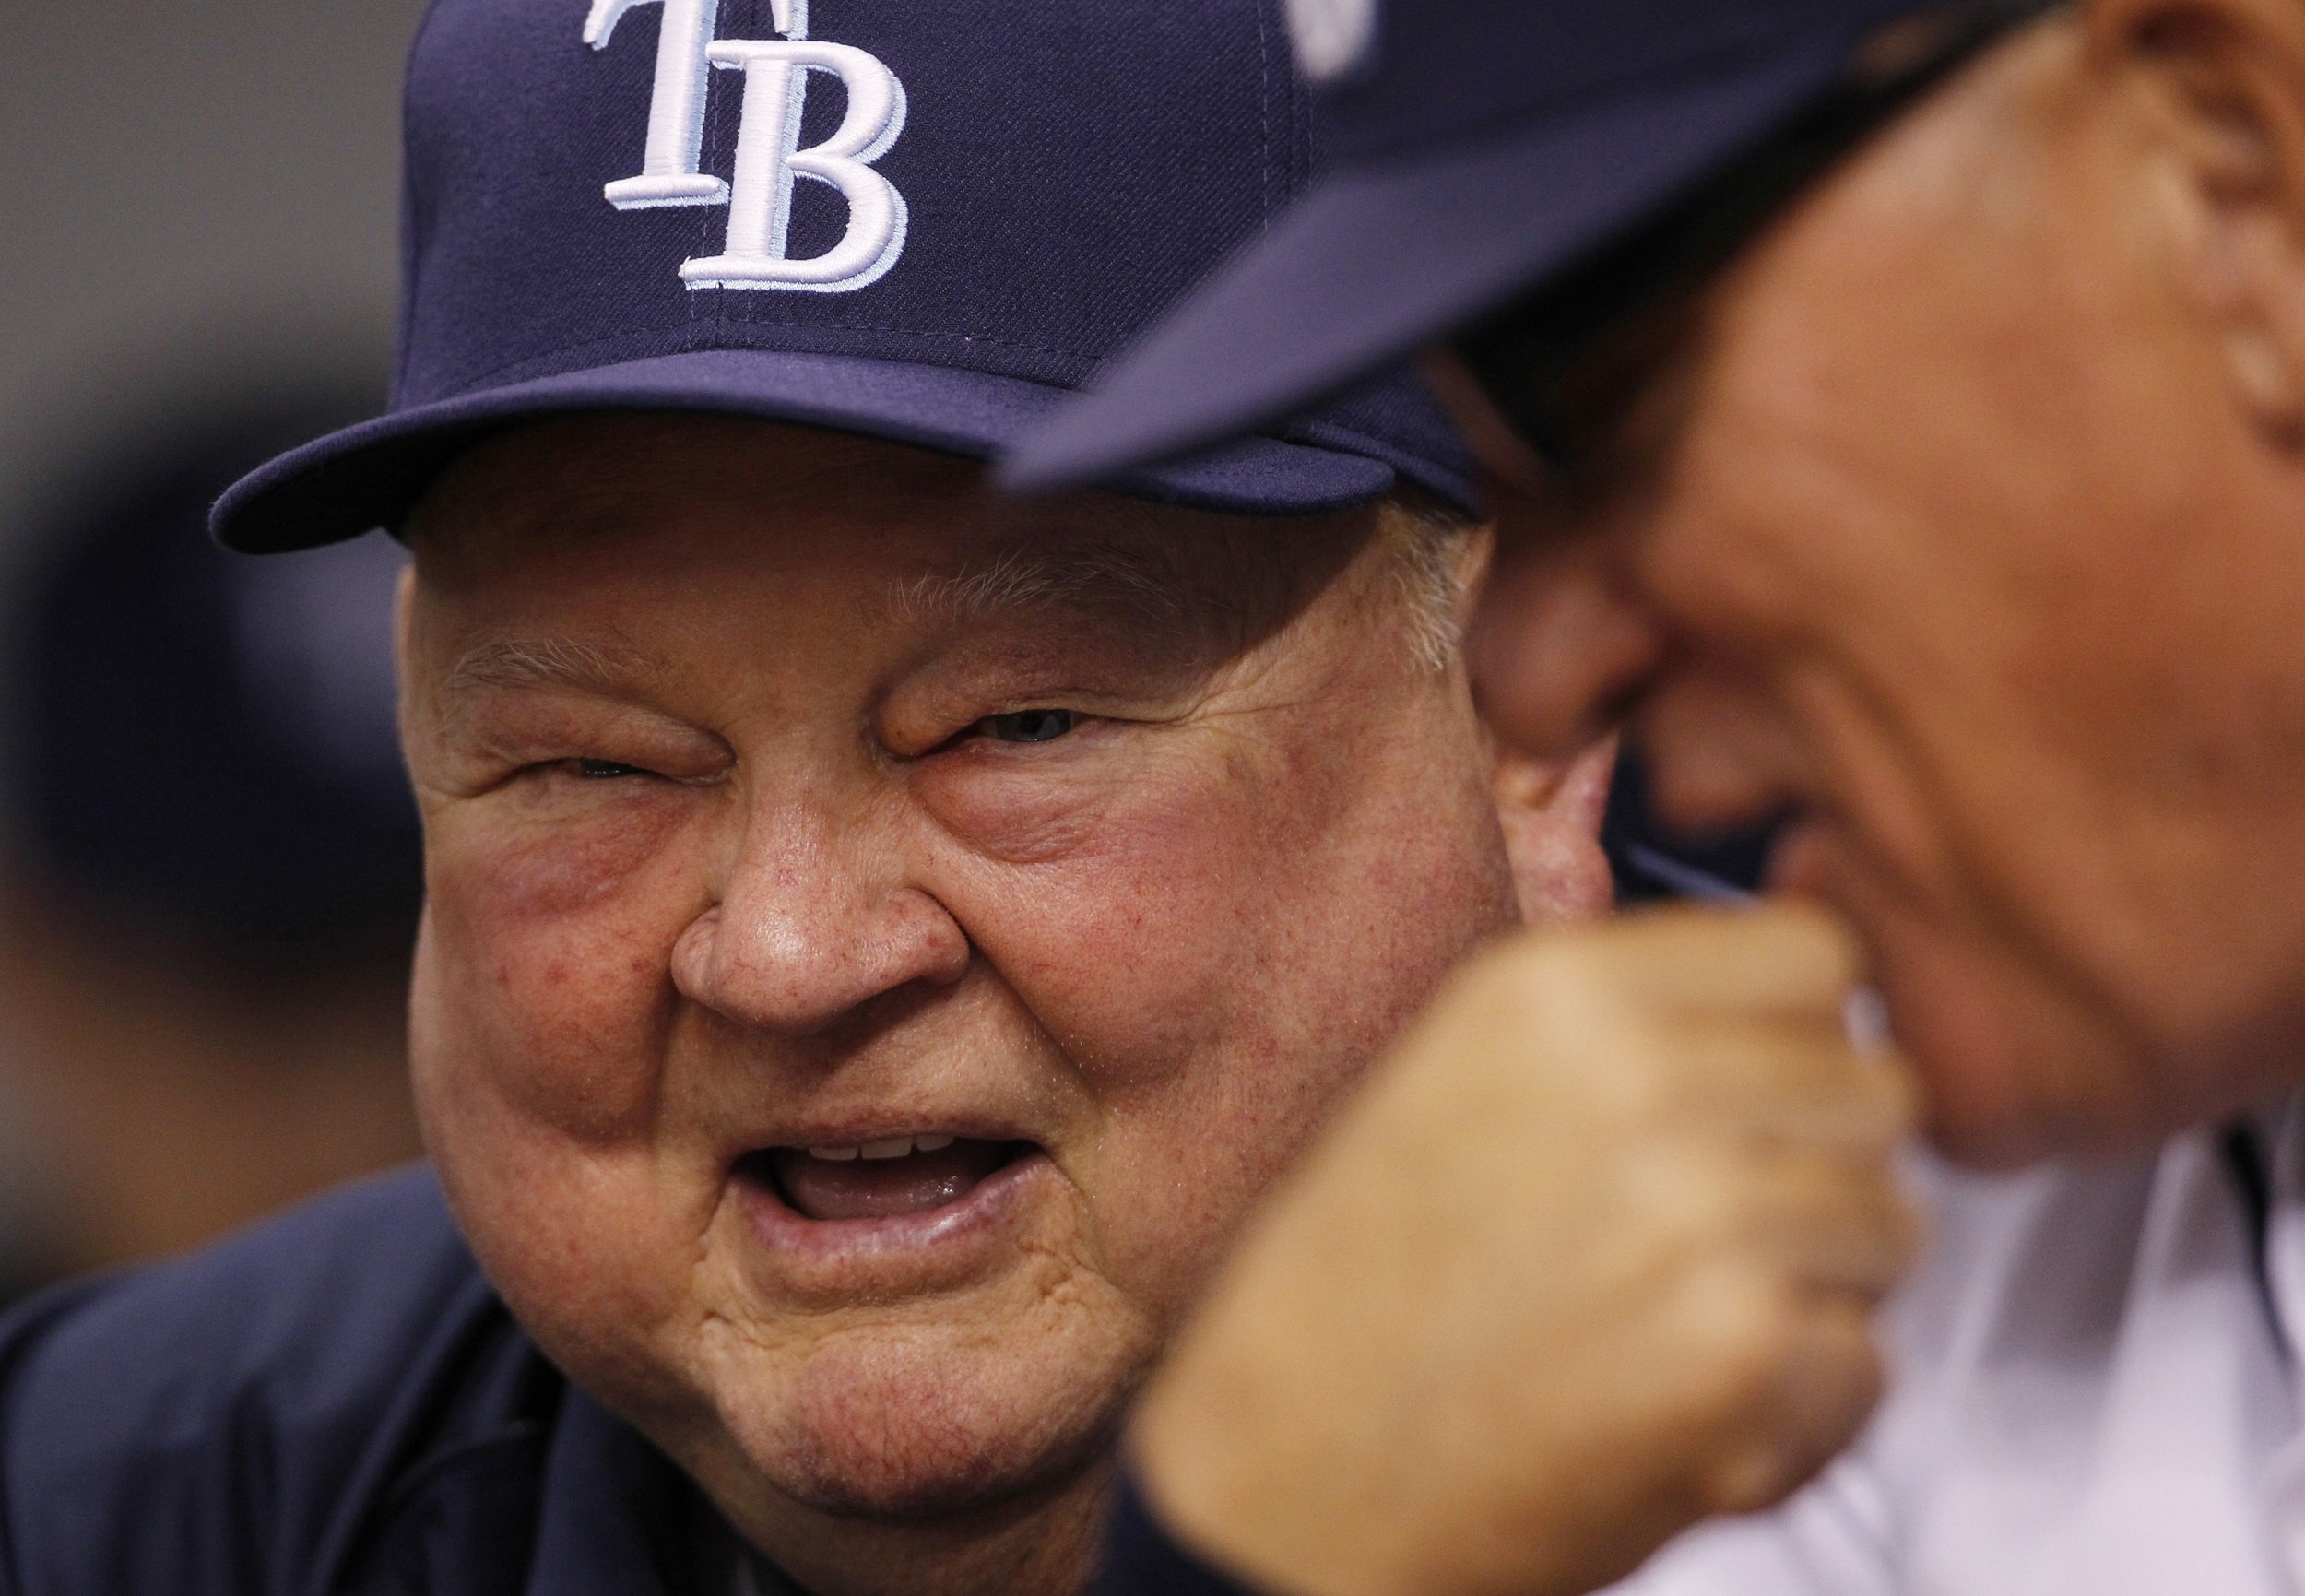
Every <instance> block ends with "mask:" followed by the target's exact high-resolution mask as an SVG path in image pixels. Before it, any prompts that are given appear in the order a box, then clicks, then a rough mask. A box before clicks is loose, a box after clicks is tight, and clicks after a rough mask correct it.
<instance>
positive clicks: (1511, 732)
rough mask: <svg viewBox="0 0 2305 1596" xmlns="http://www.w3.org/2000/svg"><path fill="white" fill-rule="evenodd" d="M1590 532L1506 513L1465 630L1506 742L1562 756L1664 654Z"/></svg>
mask: <svg viewBox="0 0 2305 1596" xmlns="http://www.w3.org/2000/svg"><path fill="white" fill-rule="evenodd" d="M1603 556H1604V551H1603V550H1602V548H1601V547H1600V546H1599V545H1598V544H1597V543H1594V542H1591V541H1582V540H1580V541H1578V542H1576V543H1567V544H1565V543H1562V542H1559V541H1557V540H1555V541H1552V542H1547V541H1544V540H1543V539H1541V538H1535V537H1517V536H1515V535H1514V528H1513V527H1512V526H1511V525H1510V522H1509V520H1508V521H1507V524H1506V526H1505V527H1504V531H1503V535H1502V536H1500V538H1499V539H1498V548H1497V558H1496V563H1495V566H1494V567H1493V569H1492V570H1491V572H1490V576H1489V582H1488V585H1487V586H1486V588H1485V589H1484V591H1483V597H1482V603H1481V612H1480V614H1479V616H1478V618H1477V619H1476V621H1475V622H1474V625H1473V629H1472V639H1471V644H1470V648H1471V656H1472V672H1473V679H1474V681H1475V682H1476V684H1477V686H1478V689H1479V692H1480V695H1481V705H1482V709H1483V713H1484V714H1485V715H1486V716H1487V717H1488V720H1489V724H1490V725H1491V726H1492V727H1495V730H1496V733H1497V735H1498V736H1499V737H1500V738H1502V739H1504V740H1505V742H1506V743H1507V744H1508V745H1510V746H1511V747H1513V748H1515V749H1517V750H1519V751H1521V752H1524V753H1529V754H1533V755H1537V756H1540V757H1543V758H1560V757H1563V756H1565V755H1567V754H1570V753H1573V752H1575V751H1578V750H1579V749H1581V748H1583V747H1585V746H1586V745H1587V744H1588V743H1590V741H1591V740H1592V739H1594V738H1595V737H1597V736H1599V735H1600V734H1601V733H1602V732H1604V731H1607V730H1609V729H1611V728H1613V727H1615V726H1616V725H1617V724H1618V723H1619V721H1620V720H1622V718H1623V717H1624V715H1625V712H1626V711H1627V710H1628V709H1629V708H1630V707H1631V705H1632V704H1633V703H1634V702H1635V701H1636V700H1637V699H1638V697H1639V696H1640V695H1641V693H1642V692H1644V691H1645V690H1646V689H1647V688H1648V687H1649V683H1650V682H1651V680H1653V679H1654V678H1655V677H1656V675H1657V673H1658V671H1659V669H1660V668H1661V666H1662V665H1663V664H1664V661H1665V656H1666V650H1665V643H1664V638H1663V634H1662V632H1661V629H1660V628H1659V626H1658V624H1657V623H1656V621H1655V620H1654V618H1653V617H1652V616H1651V615H1650V614H1649V612H1648V611H1647V610H1646V609H1644V608H1643V607H1642V606H1641V605H1639V604H1638V603H1637V602H1636V601H1635V600H1634V599H1633V598H1632V597H1629V596H1628V595H1627V594H1626V592H1625V589H1624V585H1623V584H1622V582H1621V581H1620V580H1619V579H1618V578H1617V577H1616V576H1615V575H1614V574H1613V572H1612V571H1611V569H1610V568H1609V566H1608V564H1607V562H1606V561H1605V559H1604V557H1603Z"/></svg>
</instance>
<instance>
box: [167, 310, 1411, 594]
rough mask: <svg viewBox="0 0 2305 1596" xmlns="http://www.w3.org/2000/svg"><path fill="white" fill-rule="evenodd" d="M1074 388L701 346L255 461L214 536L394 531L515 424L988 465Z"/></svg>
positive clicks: (1270, 454) (1279, 491) (1270, 506)
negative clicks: (578, 419) (955, 458)
mask: <svg viewBox="0 0 2305 1596" xmlns="http://www.w3.org/2000/svg"><path fill="white" fill-rule="evenodd" d="M1070 397H1072V394H1071V393H1070V391H1069V390H1066V389H1062V388H1055V387H1050V386H1047V385H1045V384H1038V383H1030V382H1024V381H1022V380H1019V379H1017V378H1013V377H1000V376H992V375H988V374H986V373H984V372H968V371H959V370H954V369H952V368H948V367H940V366H921V365H912V364H907V363H904V362H902V361H881V360H867V359H863V358H860V357H857V356H847V355H823V354H798V353H780V352H775V351H762V350H749V349H708V350H699V351H695V352H691V353H687V354H677V355H665V356H660V357H657V358H655V359H651V360H644V361H630V362H627V363H624V364H621V365H612V366H604V367H598V368H596V369H593V370H589V371H584V372H570V373H567V374H565V375H562V376H554V377H544V378H539V379H538V380H536V381H533V382H526V383H519V384H513V385H509V386H505V387H501V388H492V389H489V390H486V391H483V392H480V393H476V394H472V395H468V396H462V397H457V398H452V399H445V400H442V401H440V402H438V403H435V404H431V405H424V406H420V407H417V408H411V409H408V410H403V411H400V412H398V413H396V414H393V415H389V416H385V417H383V418H381V419H379V420H373V421H368V422H364V423H362V424H361V425H360V426H356V427H350V428H348V429H346V430H345V431H343V432H336V433H332V434H330V435H329V436H327V437H325V438H323V439H321V440H319V441H318V442H316V443H310V444H307V445H306V446H304V447H303V448H301V449H298V450H296V451H294V452H293V453H291V454H289V455H283V456H281V457H280V458H279V459H278V460H275V461H273V462H272V463H271V464H269V465H267V466H266V467H264V468H263V469H262V470H260V471H257V472H255V473H254V474H253V475H252V476H250V477H248V478H246V479H243V480H242V481H241V482H239V483H238V484H236V485H235V486H234V487H233V488H232V489H231V491H229V492H228V493H226V494H225V495H224V497H223V498H222V499H221V500H220V501H219V502H218V504H217V507H216V513H215V515H214V517H213V520H212V526H213V529H214V531H215V533H216V536H217V537H218V538H219V539H221V540H222V541H223V542H224V543H225V544H226V545H227V546H228V547H231V548H233V549H238V550H242V551H244V552H247V553H271V552H278V551H282V550H291V549H306V548H313V547H315V546H317V545H320V544H324V543H334V542H339V541H341V540H343V539H345V538H357V537H359V536H361V534H362V533H365V532H369V531H372V530H374V529H376V528H378V527H396V526H398V525H399V523H400V522H401V521H402V520H403V519H404V518H405V517H406V516H407V514H408V512H409V511H410V510H411V509H413V508H414V507H415V505H416V502H418V501H419V500H420V498H422V496H423V495H424V493H425V491H427V490H428V489H429V488H430V486H431V483H432V481H433V480H434V479H436V478H437V477H438V476H439V474H440V473H441V471H442V470H443V468H445V467H447V465H448V464H449V463H450V462H451V461H452V460H454V459H455V456H456V455H458V454H459V453H461V452H462V451H463V450H465V449H467V448H469V447H470V446H471V445H472V444H473V443H475V442H477V441H478V440H479V439H480V438H482V437H484V436H486V435H487V434H488V433H490V432H495V431H498V430H500V429H502V428H503V427H505V426H507V425H510V424H512V423H514V422H515V421H519V420H529V419H534V418H538V417H542V416H548V415H554V414H565V413H571V412H582V411H589V410H621V409H640V410H659V411H661V410H693V411H705V412H710V413H714V414H720V415H738V416H751V417H757V418H761V419H762V420H778V421H789V422H794V423H798V424H801V425H806V426H818V427H826V428H831V429H834V430H837V431H841V432H861V433H865V434H868V435H869V436H873V437H881V438H886V439H889V440H891V441H892V442H895V443H913V444H917V445H919V446H921V447H923V448H929V449H938V450H942V451H944V452H946V453H949V454H955V455H965V456H968V457H971V458H975V459H991V458H993V457H995V456H996V455H999V454H1000V453H1001V452H1002V451H1003V450H1005V449H1007V448H1010V447H1011V446H1013V445H1014V444H1015V443H1018V442H1019V441H1020V440H1022V438H1024V437H1025V436H1026V435H1028V434H1029V433H1030V432H1033V431H1034V429H1035V428H1037V427H1038V426H1039V425H1041V424H1042V423H1043V422H1045V421H1046V420H1047V419H1048V418H1049V417H1050V416H1051V415H1053V414H1054V413H1055V412H1056V410H1057V409H1058V407H1059V406H1060V405H1062V404H1063V402H1064V401H1065V400H1067V399H1069V398H1070ZM1395 481H1396V474H1395V472H1394V469H1393V467H1391V466H1389V465H1388V464H1386V463H1385V462H1384V461H1383V460H1380V459H1374V458H1370V457H1368V456H1367V455H1360V454H1354V453H1350V452H1346V451H1342V450H1332V449H1327V448H1322V447H1319V446H1318V445H1316V444H1309V443H1289V442H1285V441H1283V440H1281V439H1276V438H1262V437H1259V438H1249V439H1246V440H1243V441H1240V442H1237V443H1229V444H1227V445H1225V446H1224V447H1223V448H1221V449H1216V450H1212V451H1209V452H1206V453H1203V454H1200V455H1196V456H1195V457H1193V458H1191V459H1188V460H1179V461H1174V462H1170V463H1165V464H1164V465H1162V466H1160V467H1152V468H1149V469H1143V470H1139V471H1135V472H1132V473H1127V474H1125V475H1123V476H1120V477H1118V478H1117V479H1115V480H1114V481H1113V482H1112V485H1113V486H1115V487H1117V488H1119V489H1121V490H1123V491H1129V492H1133V493H1136V494H1139V495H1141V496H1142V497H1146V498H1151V499H1156V500H1160V501H1164V502H1174V503H1178V504H1184V505H1188V506H1191V507H1193V508H1196V509H1203V510H1212V511H1219V512H1224V513H1228V514H1318V513H1321V512H1324V511H1330V510H1338V509H1343V508H1346V507H1349V506H1352V505H1355V504H1362V503H1366V502H1368V501H1370V500H1372V499H1375V498H1377V497H1378V496H1379V495H1381V494H1383V493H1385V492H1386V491H1389V489H1391V487H1392V486H1393V485H1394V483H1395Z"/></svg>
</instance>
